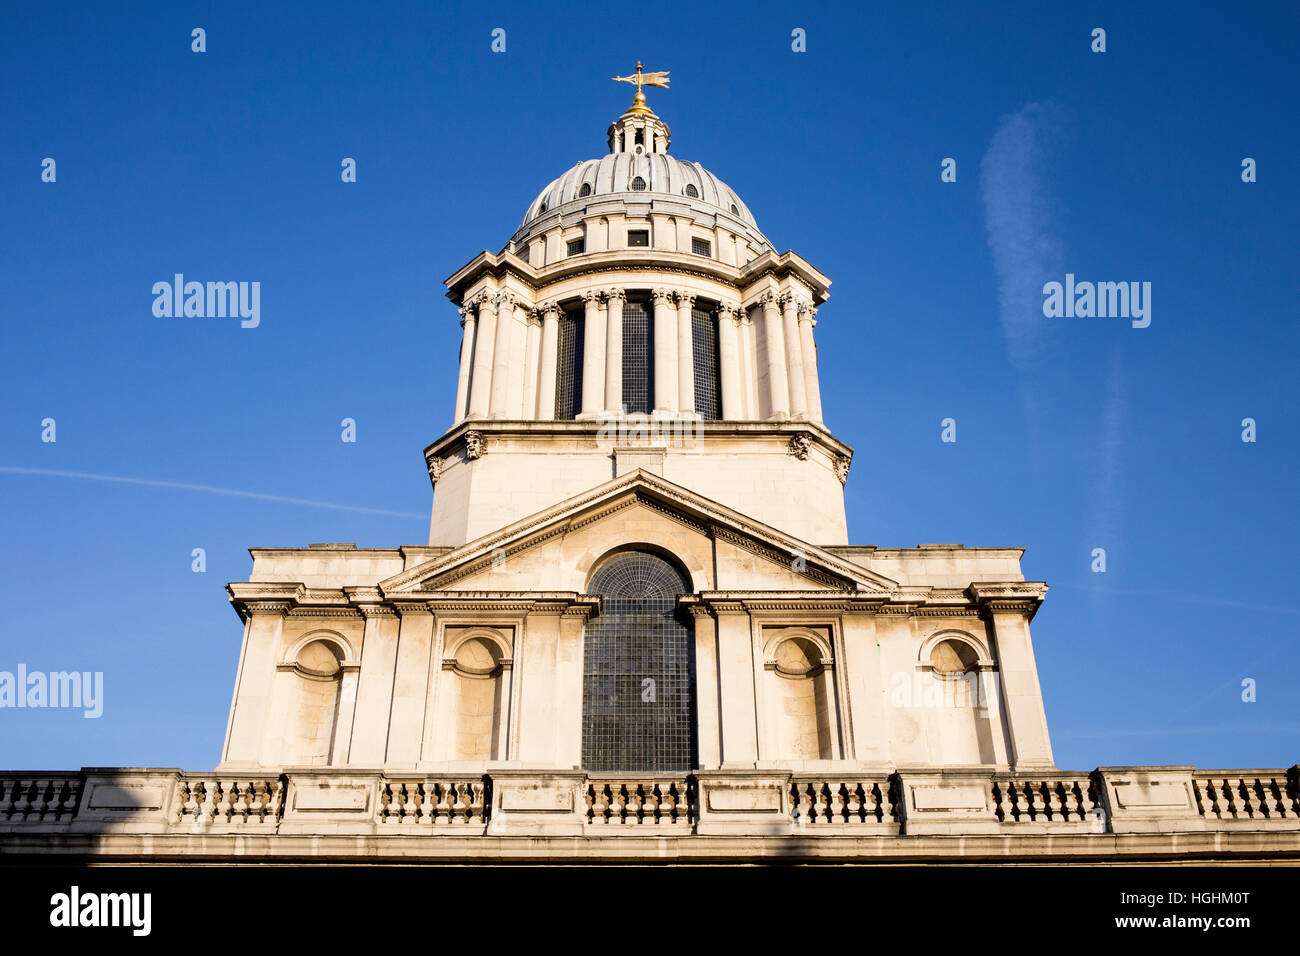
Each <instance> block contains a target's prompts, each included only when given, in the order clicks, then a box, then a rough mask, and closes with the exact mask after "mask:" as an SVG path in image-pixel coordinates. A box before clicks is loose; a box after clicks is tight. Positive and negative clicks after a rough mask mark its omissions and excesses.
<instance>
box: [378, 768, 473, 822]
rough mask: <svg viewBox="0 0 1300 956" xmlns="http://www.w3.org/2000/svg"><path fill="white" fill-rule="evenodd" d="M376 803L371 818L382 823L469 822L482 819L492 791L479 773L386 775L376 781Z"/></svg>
mask: <svg viewBox="0 0 1300 956" xmlns="http://www.w3.org/2000/svg"><path fill="white" fill-rule="evenodd" d="M377 804H378V810H377V813H376V816H375V821H376V822H377V823H378V824H380V825H381V826H384V827H387V826H391V825H394V824H397V825H402V826H414V825H422V826H437V825H446V826H458V825H461V826H472V825H474V824H479V825H481V824H483V823H484V822H486V819H487V814H488V812H489V808H490V807H491V805H492V792H491V788H490V781H489V780H488V779H487V778H486V777H483V776H478V777H455V778H450V777H449V778H445V779H426V778H420V779H394V778H388V779H384V780H381V781H380V782H379V784H378V800H377Z"/></svg>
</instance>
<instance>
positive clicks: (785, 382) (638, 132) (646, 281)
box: [425, 70, 852, 546]
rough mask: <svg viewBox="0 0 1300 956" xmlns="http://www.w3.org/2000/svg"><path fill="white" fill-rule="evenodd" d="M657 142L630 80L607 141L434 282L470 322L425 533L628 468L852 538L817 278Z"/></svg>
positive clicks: (730, 197)
mask: <svg viewBox="0 0 1300 956" xmlns="http://www.w3.org/2000/svg"><path fill="white" fill-rule="evenodd" d="M643 76H645V75H643V74H641V73H640V72H639V70H638V73H637V74H636V75H635V78H632V79H633V80H634V81H636V78H642V77H643ZM671 140H672V136H671V133H670V131H669V128H668V126H667V124H666V123H664V122H663V121H662V120H661V119H660V118H659V117H658V116H657V115H656V114H655V113H654V112H653V111H652V110H651V109H650V108H649V107H648V106H647V105H646V102H645V96H644V94H643V93H642V92H641V89H640V83H639V82H638V89H637V93H636V98H635V99H634V101H633V104H632V106H631V107H629V108H628V110H627V111H626V112H624V113H623V115H622V116H620V117H619V118H618V119H617V120H615V121H614V122H613V123H612V124H611V125H610V126H609V129H608V133H607V144H608V150H609V151H608V153H607V154H606V155H605V156H602V157H600V158H598V159H589V160H586V161H585V162H580V163H577V164H576V165H574V166H573V167H572V168H571V169H569V170H567V171H566V172H564V173H563V174H562V175H560V176H559V178H557V179H555V180H554V181H553V182H551V183H550V184H549V185H547V186H546V188H545V189H543V190H542V191H541V193H539V194H538V196H537V198H536V199H534V200H533V202H532V203H530V204H529V206H528V209H527V212H526V213H525V214H524V218H523V221H522V222H521V223H520V225H519V228H518V229H517V230H516V231H515V234H514V235H513V236H511V237H510V240H509V242H508V243H507V244H506V246H505V248H504V249H502V250H501V251H500V252H498V253H496V254H493V253H491V252H487V251H484V252H482V253H481V254H479V255H477V256H475V257H474V259H472V260H471V261H470V262H469V263H468V264H466V265H465V266H464V267H463V268H461V269H460V270H459V271H457V272H456V273H455V274H454V275H453V276H451V278H449V279H448V280H447V281H446V285H447V290H448V292H447V295H448V298H450V299H451V301H452V302H453V303H454V304H455V305H456V306H458V307H459V310H460V315H461V319H462V322H461V325H462V327H463V330H464V332H463V336H462V342H461V350H460V374H459V378H458V382H457V389H456V404H455V408H454V411H453V424H452V427H451V428H450V429H449V430H448V431H447V433H446V434H445V435H443V436H442V438H440V439H439V440H438V441H436V442H434V444H432V445H431V446H429V447H428V448H427V449H426V450H425V455H426V460H427V462H428V465H429V473H430V476H431V478H432V479H433V481H434V483H435V494H434V505H433V519H432V524H431V529H430V536H429V543H430V544H431V545H435V546H459V545H461V544H463V543H465V542H466V541H469V540H472V539H474V538H476V537H478V536H480V535H483V534H486V533H488V532H490V531H493V530H496V529H498V528H501V527H504V526H506V525H508V524H510V523H511V522H513V521H517V520H519V519H520V518H523V517H524V516H526V515H530V514H533V513H536V512H538V511H541V510H542V509H544V508H546V507H548V506H550V505H552V504H554V503H556V502H557V501H561V500H564V499H567V498H570V497H572V496H574V495H577V494H580V493H582V492H584V491H586V490H587V489H589V488H593V487H595V486H597V485H600V484H602V483H603V482H606V481H608V480H610V479H611V478H615V477H618V476H619V475H621V474H624V473H626V472H628V471H633V470H635V469H643V470H645V471H646V472H649V473H653V474H657V475H660V476H662V477H664V478H666V479H668V480H670V481H672V482H674V483H675V484H678V485H681V486H683V487H686V488H689V489H691V490H693V491H695V492H697V493H699V494H701V495H703V496H705V497H706V498H709V499H712V500H714V501H717V502H719V503H721V504H724V505H726V506H728V507H730V508H733V509H735V510H736V511H738V512H741V513H744V514H747V515H751V516H753V517H755V518H757V519H759V520H761V521H763V522H766V523H768V524H770V525H772V526H773V527H775V528H779V529H780V530H782V531H784V532H787V533H789V534H791V535H794V536H796V537H799V538H801V539H803V540H807V541H814V542H817V543H819V544H828V545H839V544H847V542H848V537H847V530H846V526H845V518H844V496H843V484H844V481H845V480H846V478H847V475H848V467H849V459H850V457H851V455H852V451H851V449H849V448H848V447H847V446H846V445H844V444H843V443H842V442H840V441H838V440H837V439H836V438H835V437H834V436H832V435H831V433H830V432H829V431H828V430H827V429H826V427H825V425H824V424H823V423H822V407H821V394H820V389H819V386H818V378H817V346H816V343H815V340H814V331H813V330H814V328H815V326H816V315H817V309H818V307H819V306H821V304H822V303H824V302H825V301H826V299H827V297H828V293H827V287H828V286H829V285H830V280H829V279H827V278H826V276H824V275H822V274H821V273H820V272H818V271H817V270H816V269H815V268H813V267H812V266H811V265H809V264H808V263H807V262H806V261H804V259H802V258H801V257H800V256H798V255H796V254H795V253H793V252H785V253H782V254H778V253H777V252H776V251H775V249H774V247H773V246H772V244H771V242H769V241H768V239H767V237H766V236H765V235H764V234H763V232H762V230H760V229H759V227H758V223H757V222H756V220H755V218H754V215H753V214H752V213H751V212H750V210H749V207H748V206H746V205H745V203H744V201H743V200H742V199H741V198H740V196H738V195H737V194H736V193H735V191H734V190H732V189H731V188H730V187H729V186H728V185H727V184H726V183H725V182H723V181H722V180H721V179H719V178H718V177H717V176H715V175H714V174H713V173H711V172H710V171H709V170H707V169H705V168H704V167H703V166H701V165H700V164H699V163H694V162H688V161H686V160H682V159H678V158H677V157H675V156H673V155H671V154H670V153H669V145H670V143H671Z"/></svg>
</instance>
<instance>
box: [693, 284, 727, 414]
mask: <svg viewBox="0 0 1300 956" xmlns="http://www.w3.org/2000/svg"><path fill="white" fill-rule="evenodd" d="M691 355H692V358H693V359H694V363H695V411H696V412H697V413H698V414H699V416H700V418H702V419H704V420H705V421H717V420H718V419H719V418H721V417H722V384H721V382H720V378H721V377H720V376H719V375H718V317H717V314H716V313H715V312H714V311H713V310H711V309H700V308H693V309H691Z"/></svg>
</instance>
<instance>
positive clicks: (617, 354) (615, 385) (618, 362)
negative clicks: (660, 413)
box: [605, 289, 627, 415]
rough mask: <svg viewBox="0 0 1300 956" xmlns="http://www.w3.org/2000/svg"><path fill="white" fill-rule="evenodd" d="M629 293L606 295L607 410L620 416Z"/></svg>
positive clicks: (613, 290)
mask: <svg viewBox="0 0 1300 956" xmlns="http://www.w3.org/2000/svg"><path fill="white" fill-rule="evenodd" d="M626 299H627V293H626V292H624V291H623V290H622V289H610V290H609V291H608V292H606V293H605V307H606V308H607V309H608V310H609V314H608V322H607V323H606V326H605V410H606V411H607V412H610V413H612V414H615V415H617V414H619V413H620V412H621V411H622V409H623V302H624V301H625V300H626Z"/></svg>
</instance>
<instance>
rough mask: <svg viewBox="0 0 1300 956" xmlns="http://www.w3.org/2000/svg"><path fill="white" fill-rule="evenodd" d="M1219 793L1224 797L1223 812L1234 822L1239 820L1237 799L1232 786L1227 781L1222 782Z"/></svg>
mask: <svg viewBox="0 0 1300 956" xmlns="http://www.w3.org/2000/svg"><path fill="white" fill-rule="evenodd" d="M1219 793H1220V794H1221V795H1222V797H1223V811H1224V813H1225V814H1227V815H1228V816H1230V817H1231V818H1232V819H1233V820H1235V819H1237V798H1236V794H1234V793H1233V792H1232V784H1230V783H1229V782H1228V781H1227V780H1224V781H1222V783H1221V785H1220V787H1219Z"/></svg>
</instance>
